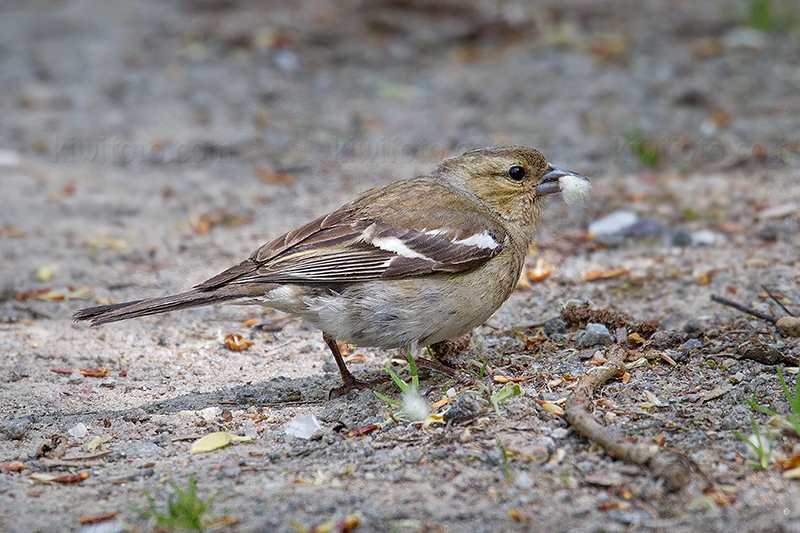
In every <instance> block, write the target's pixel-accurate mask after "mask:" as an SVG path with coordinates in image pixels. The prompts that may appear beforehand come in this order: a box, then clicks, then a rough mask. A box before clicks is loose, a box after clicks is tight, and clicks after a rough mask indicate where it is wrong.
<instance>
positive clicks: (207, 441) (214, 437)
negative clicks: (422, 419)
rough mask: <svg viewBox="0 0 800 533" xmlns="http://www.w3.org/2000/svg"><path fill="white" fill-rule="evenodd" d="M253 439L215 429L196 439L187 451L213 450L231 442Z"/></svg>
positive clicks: (201, 451) (193, 452) (195, 452)
mask: <svg viewBox="0 0 800 533" xmlns="http://www.w3.org/2000/svg"><path fill="white" fill-rule="evenodd" d="M251 440H253V439H252V438H251V437H240V436H239V435H233V434H231V433H227V432H225V431H215V432H214V433H210V434H208V435H206V436H205V437H203V438H202V439H200V440H198V441H197V442H195V443H194V444H192V447H191V448H190V449H189V453H190V454H192V455H194V454H197V453H207V452H213V451H214V450H219V449H220V448H224V447H225V446H227V445H228V444H230V443H232V442H249V441H251Z"/></svg>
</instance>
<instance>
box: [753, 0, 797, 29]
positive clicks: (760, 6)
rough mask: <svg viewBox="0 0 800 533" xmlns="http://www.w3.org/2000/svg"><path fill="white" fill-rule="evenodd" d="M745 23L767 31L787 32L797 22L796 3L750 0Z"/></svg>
mask: <svg viewBox="0 0 800 533" xmlns="http://www.w3.org/2000/svg"><path fill="white" fill-rule="evenodd" d="M748 4H749V6H748V7H749V9H748V13H747V19H746V20H745V23H746V24H747V25H748V26H750V27H751V28H755V29H757V30H760V31H763V32H767V33H776V32H788V31H790V30H791V29H792V28H793V27H794V26H795V25H796V24H797V22H798V11H797V9H796V4H794V3H793V2H789V1H786V0H783V1H781V0H750V1H749V2H748Z"/></svg>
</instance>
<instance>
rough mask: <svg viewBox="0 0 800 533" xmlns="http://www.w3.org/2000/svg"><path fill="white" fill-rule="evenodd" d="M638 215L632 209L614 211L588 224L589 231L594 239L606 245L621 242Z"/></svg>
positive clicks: (634, 223) (627, 234) (630, 229)
mask: <svg viewBox="0 0 800 533" xmlns="http://www.w3.org/2000/svg"><path fill="white" fill-rule="evenodd" d="M638 220H639V216H638V215H637V214H636V213H634V212H633V211H624V210H620V211H614V212H613V213H611V214H610V215H608V216H607V217H604V218H601V219H600V220H595V221H594V222H592V223H591V224H589V233H590V234H591V235H592V237H593V238H594V240H595V241H597V242H599V243H600V244H604V245H606V246H609V245H615V244H621V243H622V241H624V240H625V238H626V237H628V236H629V235H630V234H631V231H632V229H633V227H634V226H635V225H636V222H637V221H638Z"/></svg>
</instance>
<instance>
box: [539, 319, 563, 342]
mask: <svg viewBox="0 0 800 533" xmlns="http://www.w3.org/2000/svg"><path fill="white" fill-rule="evenodd" d="M566 329H567V323H566V322H564V320H563V319H562V318H561V317H555V318H551V319H550V320H548V321H547V322H545V324H544V333H545V335H547V336H548V337H550V336H553V335H555V334H557V333H564V331H566Z"/></svg>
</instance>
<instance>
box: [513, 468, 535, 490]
mask: <svg viewBox="0 0 800 533" xmlns="http://www.w3.org/2000/svg"><path fill="white" fill-rule="evenodd" d="M533 483H534V482H533V478H532V477H531V475H530V474H528V473H527V472H520V473H519V474H517V475H516V476H514V485H516V486H517V487H518V488H520V489H523V490H528V489H531V488H533Z"/></svg>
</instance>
